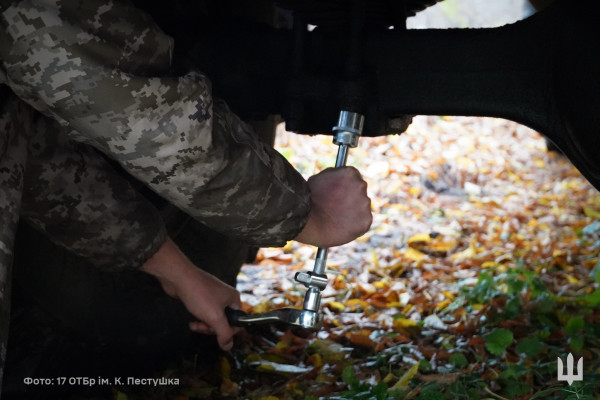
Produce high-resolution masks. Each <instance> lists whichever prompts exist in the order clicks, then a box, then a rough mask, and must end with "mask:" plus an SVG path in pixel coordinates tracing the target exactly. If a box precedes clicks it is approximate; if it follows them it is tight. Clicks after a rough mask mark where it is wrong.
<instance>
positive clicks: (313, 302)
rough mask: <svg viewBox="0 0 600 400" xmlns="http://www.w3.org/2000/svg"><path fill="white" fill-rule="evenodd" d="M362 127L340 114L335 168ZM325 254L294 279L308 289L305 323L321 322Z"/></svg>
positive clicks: (359, 119)
mask: <svg viewBox="0 0 600 400" xmlns="http://www.w3.org/2000/svg"><path fill="white" fill-rule="evenodd" d="M363 125H364V116H363V115H361V114H358V113H355V112H351V111H341V112H340V116H339V119H338V123H337V125H336V126H335V127H333V143H335V144H337V145H338V146H339V148H338V153H337V158H336V161H335V167H336V168H340V167H344V166H345V165H346V161H347V159H348V149H350V148H353V147H356V146H357V145H358V139H359V138H360V136H361V134H362V129H363ZM327 252H328V249H327V248H319V249H318V250H317V256H316V257H315V266H314V268H313V271H312V272H298V273H297V274H296V276H295V278H294V279H295V280H296V281H297V282H300V283H302V284H304V286H306V288H307V289H308V290H307V291H306V294H305V295H304V304H303V307H302V311H301V313H302V314H304V316H305V317H304V318H303V319H304V320H306V321H318V323H320V322H321V316H320V307H321V291H322V290H323V289H325V287H326V286H327V275H326V274H325V267H326V264H327ZM313 328H314V327H313Z"/></svg>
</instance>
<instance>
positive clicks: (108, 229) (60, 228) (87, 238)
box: [21, 103, 166, 270]
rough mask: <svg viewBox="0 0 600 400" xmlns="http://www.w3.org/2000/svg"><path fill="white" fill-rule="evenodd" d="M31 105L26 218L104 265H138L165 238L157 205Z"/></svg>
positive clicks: (56, 240)
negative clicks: (70, 138) (69, 137)
mask: <svg viewBox="0 0 600 400" xmlns="http://www.w3.org/2000/svg"><path fill="white" fill-rule="evenodd" d="M22 105H23V106H25V107H27V108H29V110H30V111H32V112H31V114H32V115H30V116H29V117H28V120H29V121H31V122H30V124H31V132H28V137H27V143H28V158H27V164H26V168H25V183H24V189H23V199H22V208H21V218H23V219H24V220H26V221H28V222H29V223H30V224H31V225H33V226H34V227H35V228H36V229H38V230H40V231H42V232H44V233H45V234H46V235H47V236H48V237H49V238H50V239H51V240H52V241H53V242H54V243H56V244H59V245H60V246H62V247H65V248H67V249H68V250H70V251H71V252H73V253H75V254H77V255H79V256H82V257H84V258H85V259H87V260H89V261H90V262H91V264H93V265H96V266H99V267H102V269H112V270H119V269H128V268H130V269H131V268H137V267H139V266H140V265H142V264H143V263H144V262H145V261H146V260H148V258H150V257H151V256H152V255H153V254H154V253H156V251H158V249H159V247H160V246H161V245H162V244H163V243H164V241H165V238H166V230H165V227H164V223H163V220H162V218H161V216H160V214H159V212H158V211H157V210H156V209H155V207H154V206H153V205H152V204H151V203H150V202H149V201H148V200H146V198H145V197H143V196H142V195H141V194H139V193H138V192H137V191H136V190H135V189H134V188H133V187H132V186H131V185H130V183H129V182H128V181H127V180H125V179H124V178H122V177H121V176H120V175H119V173H118V172H117V171H115V170H114V168H113V167H112V165H110V163H109V162H108V160H106V159H105V157H104V156H103V155H102V154H100V153H99V152H98V151H96V150H95V149H93V148H92V147H90V146H88V145H84V144H80V143H75V142H73V141H71V140H69V139H68V138H67V137H66V136H65V135H64V133H62V132H61V127H60V125H58V123H56V122H55V121H53V120H50V119H49V118H47V117H44V116H42V115H41V114H39V113H38V112H35V111H34V110H33V109H31V107H29V106H27V105H25V103H22Z"/></svg>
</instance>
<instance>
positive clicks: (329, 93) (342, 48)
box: [169, 0, 600, 187]
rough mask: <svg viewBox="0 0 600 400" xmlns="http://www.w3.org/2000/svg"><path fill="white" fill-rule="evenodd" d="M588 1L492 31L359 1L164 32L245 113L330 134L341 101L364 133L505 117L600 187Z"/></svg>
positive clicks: (598, 43)
mask: <svg viewBox="0 0 600 400" xmlns="http://www.w3.org/2000/svg"><path fill="white" fill-rule="evenodd" d="M348 4H349V7H351V6H352V4H354V5H357V4H358V5H359V6H360V5H361V4H362V5H363V6H364V4H365V1H362V2H361V1H354V2H348ZM592 5H593V4H592V2H591V1H567V0H558V1H555V2H554V3H553V4H552V5H550V6H549V7H548V8H547V9H545V10H544V11H541V12H539V13H538V14H535V15H534V16H532V17H530V18H528V19H526V20H524V21H520V22H517V23H515V24H511V25H507V26H504V27H500V28H491V29H450V30H442V29H440V30H406V29H403V27H401V26H400V27H396V29H388V28H387V27H385V26H376V25H374V24H369V20H368V18H367V17H364V16H363V17H364V18H361V15H360V7H359V8H357V9H358V10H359V12H358V13H357V12H356V11H354V14H352V15H353V17H352V18H350V19H349V20H347V21H343V22H341V23H338V24H331V25H325V26H322V27H321V26H320V27H317V29H315V30H313V31H311V32H309V31H307V30H306V29H305V26H306V25H305V23H306V21H301V22H299V21H295V29H274V28H271V27H268V26H266V25H261V24H250V23H241V22H239V21H233V22H232V21H223V20H220V21H218V23H215V22H214V21H212V22H210V21H207V22H206V23H199V24H198V25H196V26H194V27H192V28H190V27H189V26H188V27H187V28H184V27H182V26H181V25H180V26H179V27H178V28H176V29H175V28H173V26H174V25H173V24H171V27H172V29H174V32H169V33H171V34H173V35H174V36H175V37H176V43H180V44H181V45H180V48H179V50H180V51H181V52H183V53H186V57H185V58H186V59H187V60H190V59H191V62H192V63H193V64H194V65H195V66H197V67H198V68H199V69H201V70H202V71H204V72H205V73H206V74H207V75H208V76H209V77H210V78H211V80H212V81H213V90H214V94H215V95H216V96H218V97H221V98H224V99H225V100H227V102H228V103H229V104H230V106H231V108H232V109H233V111H234V112H236V113H238V114H239V115H241V116H242V118H248V119H257V118H261V117H264V116H266V115H269V114H277V115H281V116H282V117H283V119H284V120H285V122H286V127H287V128H288V130H292V131H295V132H298V133H302V134H316V133H325V134H328V133H330V132H331V127H332V126H333V124H334V122H335V121H336V118H337V115H338V113H339V110H341V109H345V110H350V111H356V112H360V113H362V114H365V115H366V120H365V132H364V135H367V136H377V135H387V134H392V133H399V132H401V131H402V130H403V129H404V128H405V127H406V120H407V116H411V115H467V116H490V117H501V118H506V119H510V120H513V121H517V122H519V123H522V124H525V125H527V126H530V127H532V128H534V129H535V130H537V131H539V132H541V133H542V134H544V135H545V136H546V137H548V138H549V139H550V140H551V141H552V142H554V143H555V144H556V145H557V146H558V147H559V148H560V149H561V150H562V151H563V152H564V153H565V154H566V155H567V156H568V157H569V158H570V159H571V161H572V162H573V163H574V164H575V166H577V167H578V168H579V169H580V171H581V172H582V173H583V174H584V175H585V176H586V177H587V179H588V180H589V181H590V182H591V183H592V184H593V185H595V186H596V187H600V168H599V164H600V161H598V157H597V155H596V149H598V148H599V147H600V146H599V144H600V143H599V140H598V133H599V132H598V130H599V129H600V128H599V127H600V52H599V51H598V49H600V23H599V21H598V15H597V13H596V12H595V11H592V10H595V8H594V7H592ZM421 8H422V7H421ZM409 11H410V10H409ZM309 15H310V14H309ZM297 19H298V18H297ZM408 118H409V117H408Z"/></svg>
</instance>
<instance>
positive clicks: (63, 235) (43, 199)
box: [0, 87, 166, 387]
mask: <svg viewBox="0 0 600 400" xmlns="http://www.w3.org/2000/svg"><path fill="white" fill-rule="evenodd" d="M61 130H62V129H61V127H60V125H58V123H56V122H55V121H53V120H50V119H49V118H47V117H44V116H42V115H41V114H39V113H38V112H36V111H35V110H33V109H32V108H31V107H30V106H29V105H27V104H25V103H24V102H22V101H21V100H19V99H17V98H16V97H15V96H14V95H13V94H12V93H10V90H8V89H7V88H6V87H0V387H1V376H2V372H3V371H2V366H3V365H4V359H5V355H6V343H7V334H8V321H9V317H10V287H11V284H10V283H11V279H10V278H11V275H12V274H11V267H12V258H13V246H14V234H15V232H16V227H17V222H18V221H19V218H20V217H21V218H23V219H24V220H26V221H29V222H30V223H31V224H32V225H33V226H35V227H36V228H37V229H38V230H40V231H42V232H44V233H45V234H46V235H47V236H48V237H49V238H50V239H51V240H52V241H53V242H55V243H56V244H59V245H60V246H62V247H64V248H66V249H68V250H69V251H71V252H73V253H75V254H77V255H80V256H83V257H84V258H86V259H87V260H88V261H89V262H90V263H91V264H93V265H97V266H101V267H103V268H104V269H133V268H136V267H138V266H140V265H141V264H142V263H144V262H145V261H146V260H147V259H148V258H149V257H150V256H152V255H153V254H154V253H156V251H157V250H158V248H159V247H160V246H161V245H162V243H163V242H164V240H165V237H166V231H165V227H164V224H163V220H162V218H161V216H160V214H159V212H158V211H157V210H156V209H155V208H154V207H153V206H152V205H151V204H150V203H149V202H148V201H147V200H146V199H145V198H144V197H143V196H142V195H141V194H139V193H138V192H137V191H135V190H134V189H133V187H131V185H130V184H129V183H128V181H126V180H124V179H123V178H122V177H121V176H120V175H119V174H118V172H117V171H115V170H114V169H113V168H112V167H111V165H110V164H109V162H108V161H107V160H106V159H105V158H104V156H102V155H101V154H100V153H99V152H97V151H96V150H94V149H93V148H92V147H90V146H88V145H84V144H78V143H74V142H72V141H71V140H69V139H68V138H67V137H66V136H65V135H64V133H61Z"/></svg>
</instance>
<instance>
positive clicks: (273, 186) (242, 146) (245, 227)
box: [0, 0, 310, 245]
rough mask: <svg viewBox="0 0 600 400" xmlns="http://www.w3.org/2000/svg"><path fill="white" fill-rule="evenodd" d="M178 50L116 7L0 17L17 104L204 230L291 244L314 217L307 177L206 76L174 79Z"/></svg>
mask: <svg viewBox="0 0 600 400" xmlns="http://www.w3.org/2000/svg"><path fill="white" fill-rule="evenodd" d="M172 46H173V43H172V41H171V39H170V38H169V37H168V36H166V35H165V34H164V33H163V32H162V31H161V30H160V29H158V28H157V27H156V25H155V24H154V23H153V22H152V21H151V20H150V19H149V17H147V16H145V15H144V14H143V13H141V12H140V11H139V10H136V9H133V8H131V7H130V6H128V5H126V4H125V3H121V2H117V1H114V2H109V1H106V0H86V1H85V2H81V1H79V0H62V1H60V2H46V1H34V0H22V1H15V2H13V3H12V4H11V5H9V6H8V7H6V8H5V9H4V11H2V14H1V16H0V60H1V61H0V63H1V64H0V65H1V69H3V73H4V74H5V79H6V81H7V83H8V85H9V86H10V87H11V88H12V89H13V91H14V92H15V93H17V95H18V96H19V97H21V98H22V99H24V100H25V101H27V102H28V103H29V104H31V105H33V106H34V107H35V108H36V109H38V110H40V111H42V112H43V113H45V114H46V115H49V116H51V117H52V118H54V119H55V120H57V121H58V122H60V123H61V124H62V125H64V126H65V127H67V129H69V130H70V132H71V137H72V138H75V139H76V140H79V141H84V142H87V143H90V144H92V145H93V146H95V147H96V148H98V149H99V150H101V151H102V152H104V153H105V154H107V155H109V156H110V157H112V158H114V159H115V160H117V161H118V162H119V163H120V164H121V165H122V166H123V167H124V168H125V169H126V170H127V171H129V172H130V173H131V174H132V175H133V176H135V177H136V178H138V179H139V180H141V181H142V182H145V183H146V184H147V185H149V186H150V187H151V188H152V189H153V190H154V191H156V192H157V193H159V194H160V195H161V196H163V197H165V198H166V199H168V200H169V201H171V202H172V203H174V204H175V205H177V206H178V207H180V208H181V209H183V210H184V211H186V212H187V213H188V214H190V215H191V216H192V217H194V218H196V219H198V220H199V221H201V222H202V223H204V224H206V225H207V226H209V227H211V228H213V229H215V230H217V231H219V232H222V233H225V234H227V235H231V236H234V237H237V238H239V239H241V240H243V241H245V242H247V243H251V244H255V245H282V244H284V243H285V241H286V240H289V239H292V238H293V237H295V236H296V235H297V234H298V233H299V231H300V230H301V229H302V227H303V226H304V224H305V223H306V220H307V218H308V213H309V208H310V201H309V190H308V187H307V184H306V182H305V180H304V179H303V178H302V177H301V175H300V174H299V173H298V172H296V171H295V170H294V168H293V167H292V166H291V165H289V163H287V162H286V161H285V159H283V158H282V157H281V156H280V155H279V154H278V153H277V152H276V151H275V150H273V149H272V148H271V147H269V146H267V145H265V144H262V143H261V142H260V141H259V140H258V139H257V138H256V136H255V135H254V134H253V133H252V132H251V131H250V129H249V128H248V127H247V126H246V125H245V124H244V123H243V122H242V121H240V120H239V119H238V118H237V117H236V116H235V115H234V114H232V113H231V111H230V110H229V109H228V108H227V106H226V105H225V103H223V102H221V101H217V100H213V98H212V96H211V88H210V82H209V81H208V79H207V78H206V77H205V76H203V75H202V74H201V73H198V72H190V73H188V74H187V75H185V76H180V77H170V76H169V65H170V61H171V60H170V57H171V49H172ZM0 75H2V72H0Z"/></svg>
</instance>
